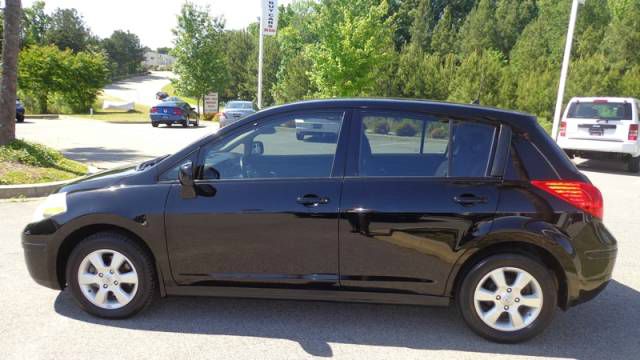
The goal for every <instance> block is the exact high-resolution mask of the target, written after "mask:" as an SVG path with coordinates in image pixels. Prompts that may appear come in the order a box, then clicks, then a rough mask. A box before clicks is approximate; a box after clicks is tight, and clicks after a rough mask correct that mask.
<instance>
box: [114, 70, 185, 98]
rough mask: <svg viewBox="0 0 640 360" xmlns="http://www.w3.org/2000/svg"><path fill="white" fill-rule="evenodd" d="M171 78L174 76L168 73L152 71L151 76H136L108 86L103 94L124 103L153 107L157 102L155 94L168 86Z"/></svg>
mask: <svg viewBox="0 0 640 360" xmlns="http://www.w3.org/2000/svg"><path fill="white" fill-rule="evenodd" d="M173 77H174V74H173V73H172V72H169V71H153V72H151V75H145V76H137V77H133V78H130V79H126V80H123V81H119V82H116V83H113V84H111V85H108V86H107V87H106V88H105V89H104V93H105V95H107V96H112V97H116V98H119V99H122V100H125V101H134V102H136V103H138V104H143V105H147V106H153V105H155V104H156V103H157V102H158V101H157V100H156V93H157V92H158V91H160V90H162V87H163V86H165V85H167V84H169V83H170V82H171V79H172V78H173Z"/></svg>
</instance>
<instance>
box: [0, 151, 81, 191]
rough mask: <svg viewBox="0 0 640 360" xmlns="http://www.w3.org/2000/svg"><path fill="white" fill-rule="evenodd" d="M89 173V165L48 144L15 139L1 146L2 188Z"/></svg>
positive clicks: (0, 178) (71, 177) (0, 179)
mask: <svg viewBox="0 0 640 360" xmlns="http://www.w3.org/2000/svg"><path fill="white" fill-rule="evenodd" d="M87 172H88V169H87V166H86V165H84V164H82V163H79V162H77V161H73V160H69V159H67V158H65V157H64V156H62V154H61V153H60V152H58V151H56V150H53V149H50V148H48V147H46V146H44V145H40V144H34V143H28V142H26V141H22V140H14V141H13V142H11V143H10V144H9V145H6V146H0V185H14V184H36V183H44V182H52V181H62V180H69V179H73V178H76V177H78V176H82V175H86V174H87Z"/></svg>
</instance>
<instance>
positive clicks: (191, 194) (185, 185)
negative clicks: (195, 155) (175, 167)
mask: <svg viewBox="0 0 640 360" xmlns="http://www.w3.org/2000/svg"><path fill="white" fill-rule="evenodd" d="M178 179H179V180H180V184H181V185H182V192H181V194H182V197H183V198H185V199H193V198H195V197H196V187H195V181H194V180H193V163H192V162H191V161H189V162H188V163H185V164H183V165H182V166H180V172H179V173H178Z"/></svg>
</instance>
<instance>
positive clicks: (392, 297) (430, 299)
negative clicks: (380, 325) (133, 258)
mask: <svg viewBox="0 0 640 360" xmlns="http://www.w3.org/2000/svg"><path fill="white" fill-rule="evenodd" d="M166 293H167V295H179V296H214V297H237V298H262V299H287V300H311V301H336V302H364V303H382V304H406V305H425V306H448V305H449V304H450V302H451V299H450V298H449V297H446V296H431V295H413V294H394V293H379V292H360V291H342V290H301V289H295V290H293V289H264V288H248V287H226V286H224V287H218V286H171V287H167V288H166Z"/></svg>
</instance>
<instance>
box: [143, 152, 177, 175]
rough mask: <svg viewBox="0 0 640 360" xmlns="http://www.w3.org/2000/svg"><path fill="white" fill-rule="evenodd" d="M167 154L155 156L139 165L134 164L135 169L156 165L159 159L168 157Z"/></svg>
mask: <svg viewBox="0 0 640 360" xmlns="http://www.w3.org/2000/svg"><path fill="white" fill-rule="evenodd" d="M169 155H170V154H167V155H162V156H159V157H157V158H155V159H151V160H147V161H145V162H143V163H141V164H140V165H138V166H136V171H142V170H144V169H147V168H150V167H152V166H154V165H156V164H157V163H159V162H160V161H162V160H164V159H166V158H168V157H169Z"/></svg>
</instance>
